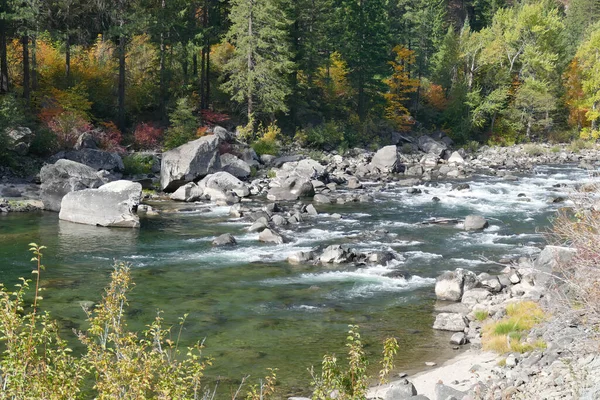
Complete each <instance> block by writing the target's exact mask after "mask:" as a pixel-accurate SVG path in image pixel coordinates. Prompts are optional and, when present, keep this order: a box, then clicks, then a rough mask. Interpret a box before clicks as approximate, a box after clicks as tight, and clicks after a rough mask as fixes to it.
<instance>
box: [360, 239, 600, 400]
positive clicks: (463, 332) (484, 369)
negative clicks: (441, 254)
mask: <svg viewBox="0 0 600 400" xmlns="http://www.w3.org/2000/svg"><path fill="white" fill-rule="evenodd" d="M573 255H574V251H573V249H571V248H567V247H557V246H546V247H545V248H544V250H543V251H542V252H541V253H540V255H539V256H538V258H537V259H536V260H534V261H531V260H529V259H526V258H522V259H520V260H519V261H518V262H517V263H514V264H513V265H511V266H507V267H506V268H505V269H504V270H503V271H502V272H501V274H500V275H498V276H490V275H487V274H480V275H479V276H476V275H475V274H474V273H473V272H470V271H465V270H462V269H457V270H455V271H450V272H446V273H444V274H442V275H441V276H439V277H438V279H437V283H436V296H437V298H438V300H440V301H439V302H438V307H436V311H437V312H438V314H437V316H436V320H435V323H434V326H433V328H434V329H440V330H446V331H449V332H454V333H453V334H452V336H451V337H450V338H449V343H450V344H451V345H455V346H459V345H460V346H463V345H470V348H469V350H467V351H466V352H465V353H462V354H460V355H459V356H457V357H455V358H453V359H451V360H449V361H448V362H446V363H444V364H443V365H442V366H439V367H435V368H432V369H430V370H427V371H425V372H422V373H419V374H416V375H415V376H414V377H408V378H406V377H403V378H402V379H400V380H396V381H394V382H392V383H390V384H387V385H383V386H377V387H374V388H372V389H371V390H370V392H369V396H368V398H371V399H384V400H404V399H414V400H417V399H419V400H427V399H430V400H452V399H456V400H476V399H540V400H542V399H588V400H592V399H598V398H600V354H599V353H598V346H597V344H598V342H597V340H598V337H597V332H596V331H595V329H594V327H593V326H592V325H590V324H587V323H585V322H584V319H585V315H586V313H585V310H580V311H573V310H569V309H567V308H564V307H560V306H559V299H558V298H557V297H558V293H559V292H558V290H557V289H556V286H557V285H558V286H560V282H559V281H557V280H555V279H554V278H553V275H554V274H555V273H556V271H557V270H560V269H561V268H562V267H563V266H565V265H568V263H569V261H570V260H571V258H572V257H573ZM527 300H530V301H535V302H537V303H539V304H540V305H541V306H542V307H544V309H545V310H546V312H547V313H548V317H547V318H546V319H545V320H544V321H543V322H541V323H540V324H538V325H536V326H535V327H534V328H533V329H532V330H531V331H530V332H529V333H528V334H527V336H526V338H524V342H525V343H526V344H530V345H531V346H530V350H527V351H524V352H522V351H510V350H509V351H508V353H505V354H498V353H493V352H490V351H484V350H482V340H481V338H482V327H483V325H484V324H486V323H488V322H490V321H492V322H493V321H499V320H500V319H502V318H503V317H505V316H506V313H507V308H508V307H509V306H510V305H511V304H517V303H520V302H522V301H527ZM448 301H453V302H452V303H448ZM482 313H483V314H484V317H483V318H482V317H481V315H482ZM449 335H450V334H449ZM536 344H542V345H536Z"/></svg>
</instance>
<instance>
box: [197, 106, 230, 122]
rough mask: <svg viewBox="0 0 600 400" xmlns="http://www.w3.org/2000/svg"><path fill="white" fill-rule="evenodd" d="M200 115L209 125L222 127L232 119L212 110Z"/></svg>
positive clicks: (202, 112)
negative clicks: (221, 125)
mask: <svg viewBox="0 0 600 400" xmlns="http://www.w3.org/2000/svg"><path fill="white" fill-rule="evenodd" d="M200 115H201V116H202V121H203V122H204V123H205V124H207V125H220V124H222V123H224V122H227V121H229V119H230V117H229V115H227V114H223V113H219V112H216V111H212V110H201V111H200Z"/></svg>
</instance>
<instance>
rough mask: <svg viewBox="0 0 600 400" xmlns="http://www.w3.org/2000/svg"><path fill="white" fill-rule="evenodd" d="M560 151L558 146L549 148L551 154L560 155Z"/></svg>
mask: <svg viewBox="0 0 600 400" xmlns="http://www.w3.org/2000/svg"><path fill="white" fill-rule="evenodd" d="M560 150H561V149H560V146H552V147H551V148H550V152H551V153H554V154H556V153H560Z"/></svg>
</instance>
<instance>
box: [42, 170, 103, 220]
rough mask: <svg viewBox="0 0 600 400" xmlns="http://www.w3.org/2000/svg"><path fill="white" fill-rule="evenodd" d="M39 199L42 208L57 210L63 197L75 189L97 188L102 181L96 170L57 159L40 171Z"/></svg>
mask: <svg viewBox="0 0 600 400" xmlns="http://www.w3.org/2000/svg"><path fill="white" fill-rule="evenodd" d="M40 180H41V181H42V187H41V192H40V196H41V200H42V202H43V203H44V209H46V210H50V211H55V212H59V211H60V205H61V202H62V199H63V197H64V196H65V195H66V194H67V193H69V192H74V191H77V190H83V189H88V188H97V187H100V186H102V185H104V183H106V182H105V181H104V180H102V179H101V178H100V175H99V173H98V171H96V170H95V169H93V168H91V167H88V166H87V165H83V164H80V163H78V162H75V161H71V160H58V161H56V162H55V163H54V164H49V165H44V166H43V167H42V169H41V171H40Z"/></svg>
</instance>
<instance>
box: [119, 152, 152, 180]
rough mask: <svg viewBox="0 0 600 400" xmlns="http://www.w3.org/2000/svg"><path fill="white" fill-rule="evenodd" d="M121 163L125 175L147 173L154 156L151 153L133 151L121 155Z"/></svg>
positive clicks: (149, 170) (150, 169) (150, 170)
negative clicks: (129, 153) (123, 166)
mask: <svg viewBox="0 0 600 400" xmlns="http://www.w3.org/2000/svg"><path fill="white" fill-rule="evenodd" d="M123 164H124V165H125V174H127V175H138V174H149V173H150V172H152V165H153V164H154V157H153V156H152V155H151V154H140V153H133V154H131V155H128V156H126V157H123Z"/></svg>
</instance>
